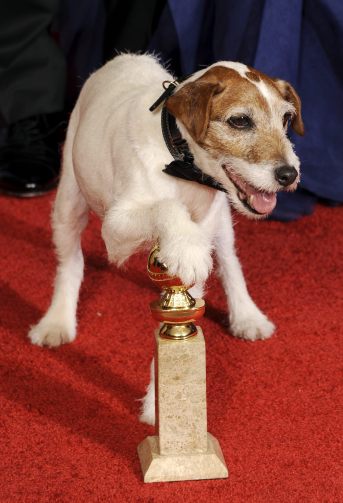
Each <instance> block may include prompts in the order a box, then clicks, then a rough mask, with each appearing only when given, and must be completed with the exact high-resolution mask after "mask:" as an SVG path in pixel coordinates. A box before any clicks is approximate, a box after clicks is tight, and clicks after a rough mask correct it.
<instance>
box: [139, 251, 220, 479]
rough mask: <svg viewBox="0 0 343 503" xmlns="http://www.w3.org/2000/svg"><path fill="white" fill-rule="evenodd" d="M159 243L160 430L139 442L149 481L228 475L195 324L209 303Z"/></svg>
mask: <svg viewBox="0 0 343 503" xmlns="http://www.w3.org/2000/svg"><path fill="white" fill-rule="evenodd" d="M158 253H159V248H158V245H156V246H155V247H154V248H153V249H152V250H151V252H150V255H149V258H148V275H149V277H150V279H151V280H152V281H153V283H154V284H156V285H158V286H159V287H160V288H161V289H162V292H161V297H160V298H159V299H158V300H155V301H153V302H152V303H151V304H150V309H151V314H152V316H153V318H154V319H155V320H156V321H158V322H160V324H161V325H160V328H159V329H157V330H156V331H155V341H156V345H155V391H156V393H155V396H156V403H155V411H156V435H155V436H150V437H146V438H145V439H144V440H143V442H141V443H140V444H139V446H138V455H139V459H140V462H141V467H142V472H143V478H144V482H166V481H178V480H199V479H215V478H226V477H227V476H228V470H227V467H226V464H225V460H224V457H223V454H222V451H221V448H220V445H219V442H218V441H217V439H216V438H215V437H213V435H211V434H210V433H208V432H207V407H206V352H205V340H204V336H203V333H202V330H201V328H200V327H199V326H197V325H196V324H195V323H196V322H197V321H198V320H199V319H200V318H201V317H202V316H203V314H204V312H205V302H204V301H203V300H202V299H194V298H193V297H192V296H191V294H190V293H189V292H188V288H187V286H186V285H183V284H182V283H181V281H180V279H179V278H177V277H171V276H169V275H168V269H167V267H166V266H165V264H163V263H162V262H161V261H160V259H159V256H158Z"/></svg>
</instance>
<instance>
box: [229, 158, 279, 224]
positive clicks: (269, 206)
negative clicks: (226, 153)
mask: <svg viewBox="0 0 343 503" xmlns="http://www.w3.org/2000/svg"><path fill="white" fill-rule="evenodd" d="M223 169H224V171H225V174H226V176H227V177H228V178H229V179H230V181H231V182H232V183H233V185H234V186H235V187H236V189H237V195H238V198H239V200H240V201H241V203H242V204H243V205H244V206H245V208H247V209H248V210H249V211H251V212H252V213H255V214H258V215H269V213H271V212H272V211H273V209H274V208H275V206H276V193H275V192H266V191H264V190H259V189H256V188H255V187H253V186H252V185H250V184H249V183H248V182H246V181H245V180H243V178H241V177H240V176H238V175H236V174H235V173H234V172H233V171H231V170H230V169H229V168H228V167H227V166H226V165H225V164H223Z"/></svg>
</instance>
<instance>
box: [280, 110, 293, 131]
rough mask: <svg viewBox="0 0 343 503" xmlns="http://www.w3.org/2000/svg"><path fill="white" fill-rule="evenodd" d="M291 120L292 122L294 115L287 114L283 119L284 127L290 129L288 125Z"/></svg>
mask: <svg viewBox="0 0 343 503" xmlns="http://www.w3.org/2000/svg"><path fill="white" fill-rule="evenodd" d="M291 120H292V114H291V113H290V112H287V113H285V115H284V116H283V119H282V123H283V127H284V128H288V125H289V123H290V121H291Z"/></svg>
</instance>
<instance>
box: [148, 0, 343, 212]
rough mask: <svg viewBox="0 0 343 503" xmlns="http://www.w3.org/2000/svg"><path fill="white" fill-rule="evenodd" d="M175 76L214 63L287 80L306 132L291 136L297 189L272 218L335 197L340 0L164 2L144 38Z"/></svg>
mask: <svg viewBox="0 0 343 503" xmlns="http://www.w3.org/2000/svg"><path fill="white" fill-rule="evenodd" d="M150 49H152V50H154V51H155V52H158V53H160V54H161V56H162V59H163V60H164V61H165V62H168V63H169V64H170V65H171V67H172V68H173V69H174V71H175V72H176V73H177V74H179V75H181V74H183V75H187V74H189V73H192V72H194V71H195V70H197V69H199V68H200V67H202V66H207V65H209V64H211V63H213V62H215V61H218V60H223V59H224V60H233V61H241V62H243V63H246V64H249V65H251V66H254V67H256V68H258V69H259V70H261V71H263V72H265V73H267V74H269V75H271V76H275V77H279V78H283V79H285V80H288V81H289V82H291V83H292V84H293V85H294V87H295V88H296V89H297V91H298V92H299V94H300V96H301V99H302V104H303V119H304V123H305V128H306V134H305V136H304V137H303V138H300V137H297V136H296V135H294V136H293V137H292V141H293V142H294V143H295V146H296V151H297V153H298V155H299V157H300V159H301V162H302V180H301V190H300V191H299V192H298V193H296V194H280V196H281V197H280V196H279V198H278V199H279V202H278V205H277V208H276V210H275V212H274V217H276V218H279V219H282V220H292V219H295V218H298V217H299V216H302V215H306V214H309V213H311V211H312V210H313V207H314V205H315V203H316V202H317V201H318V200H326V201H327V202H332V203H335V202H337V203H342V202H343V137H342V132H343V127H342V115H343V1H342V0H240V1H237V0H187V2H185V1H184V0H169V1H168V4H167V6H166V8H165V9H164V11H163V13H162V16H161V18H160V21H159V25H158V27H157V30H156V32H155V34H154V37H153V39H152V40H151V44H150Z"/></svg>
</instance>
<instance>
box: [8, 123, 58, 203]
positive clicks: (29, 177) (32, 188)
mask: <svg viewBox="0 0 343 503" xmlns="http://www.w3.org/2000/svg"><path fill="white" fill-rule="evenodd" d="M65 129H66V122H65V120H64V116H63V114H62V113H54V114H47V115H35V116H33V117H29V118H27V119H22V120H20V121H18V122H16V123H15V124H12V125H10V126H9V127H8V130H7V138H6V139H5V142H4V143H3V146H1V147H0V193H2V194H8V195H12V196H17V197H33V196H39V195H42V194H45V193H46V192H48V191H49V190H52V189H53V188H54V187H56V185H57V183H58V178H59V172H60V144H61V143H62V141H63V137H64V131H65Z"/></svg>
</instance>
